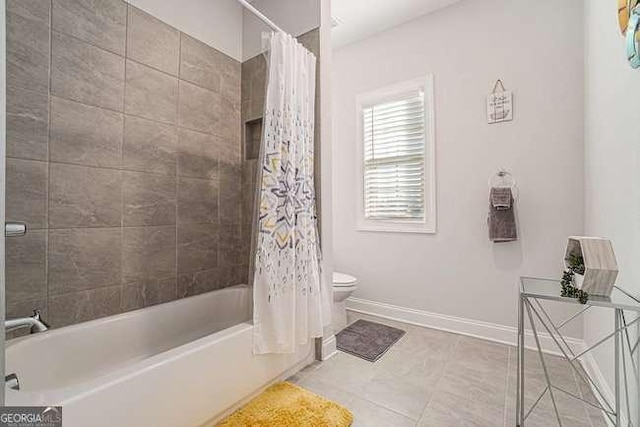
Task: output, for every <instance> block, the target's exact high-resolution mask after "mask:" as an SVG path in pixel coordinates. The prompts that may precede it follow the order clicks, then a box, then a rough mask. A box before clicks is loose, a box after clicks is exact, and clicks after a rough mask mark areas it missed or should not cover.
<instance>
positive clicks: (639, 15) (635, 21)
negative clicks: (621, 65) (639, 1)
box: [627, 5, 640, 68]
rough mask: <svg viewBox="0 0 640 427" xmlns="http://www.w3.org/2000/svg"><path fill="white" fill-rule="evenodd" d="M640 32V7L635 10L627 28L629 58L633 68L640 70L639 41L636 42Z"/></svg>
mask: <svg viewBox="0 0 640 427" xmlns="http://www.w3.org/2000/svg"><path fill="white" fill-rule="evenodd" d="M638 30H640V5H638V6H636V7H635V8H634V9H633V12H632V13H631V18H630V19H629V27H628V28H627V58H629V63H630V64H631V67H632V68H640V52H638V50H639V49H638V41H636V38H637V37H636V35H637V33H638Z"/></svg>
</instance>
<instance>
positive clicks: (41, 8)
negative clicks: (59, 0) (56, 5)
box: [7, 0, 51, 26]
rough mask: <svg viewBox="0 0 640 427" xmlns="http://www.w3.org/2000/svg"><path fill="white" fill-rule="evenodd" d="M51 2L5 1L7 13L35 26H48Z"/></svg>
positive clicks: (47, 0) (30, 0)
mask: <svg viewBox="0 0 640 427" xmlns="http://www.w3.org/2000/svg"><path fill="white" fill-rule="evenodd" d="M50 9H51V0H7V13H12V14H14V15H19V16H21V17H23V18H26V19H29V20H30V21H33V22H34V23H35V24H41V25H45V26H49V10H50Z"/></svg>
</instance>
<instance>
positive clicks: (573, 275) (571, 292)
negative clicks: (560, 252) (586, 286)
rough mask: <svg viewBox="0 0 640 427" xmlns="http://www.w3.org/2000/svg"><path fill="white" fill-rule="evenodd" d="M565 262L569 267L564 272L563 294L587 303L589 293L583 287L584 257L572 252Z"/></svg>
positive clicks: (562, 281)
mask: <svg viewBox="0 0 640 427" xmlns="http://www.w3.org/2000/svg"><path fill="white" fill-rule="evenodd" d="M565 262H566V263H567V269H566V270H565V272H564V273H563V274H562V280H561V281H560V284H561V285H562V293H561V295H562V296H563V297H567V298H576V299H577V300H578V301H580V303H581V304H586V303H587V301H589V294H588V293H586V292H585V291H583V290H582V289H581V288H582V283H583V281H584V259H583V258H582V256H580V255H576V254H570V255H569V257H568V259H565ZM578 284H579V285H578Z"/></svg>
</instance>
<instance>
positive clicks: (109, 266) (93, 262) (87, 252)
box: [48, 228, 122, 294]
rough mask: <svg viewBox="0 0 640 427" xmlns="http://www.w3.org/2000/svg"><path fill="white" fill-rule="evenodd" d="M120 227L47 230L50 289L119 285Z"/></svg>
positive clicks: (82, 288) (58, 291) (67, 289)
mask: <svg viewBox="0 0 640 427" xmlns="http://www.w3.org/2000/svg"><path fill="white" fill-rule="evenodd" d="M121 233H122V230H121V229H120V228H102V229H100V228H89V229H72V230H50V231H49V249H48V252H49V264H48V276H49V293H50V294H62V293H67V292H73V291H78V290H85V289H92V288H99V287H104V286H111V285H120V283H121V282H120V280H121V279H120V271H121V258H122V252H121V249H122V244H121V240H122V236H121Z"/></svg>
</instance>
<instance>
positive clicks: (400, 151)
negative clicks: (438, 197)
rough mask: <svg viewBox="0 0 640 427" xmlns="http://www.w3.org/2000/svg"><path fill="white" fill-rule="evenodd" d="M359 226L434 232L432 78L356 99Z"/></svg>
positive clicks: (378, 229) (361, 228) (377, 229)
mask: <svg viewBox="0 0 640 427" xmlns="http://www.w3.org/2000/svg"><path fill="white" fill-rule="evenodd" d="M357 114H358V148H359V150H358V153H359V170H358V184H359V189H358V190H359V191H358V194H359V198H358V228H359V229H360V230H370V231H398V232H422V233H434V232H435V158H434V154H435V149H434V147H435V141H434V120H433V78H432V77H431V76H429V77H427V78H422V79H418V80H414V81H411V82H407V83H403V84H399V85H395V86H392V87H388V88H384V89H381V90H377V91H375V92H372V93H368V94H365V95H361V96H359V97H358V100H357Z"/></svg>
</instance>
